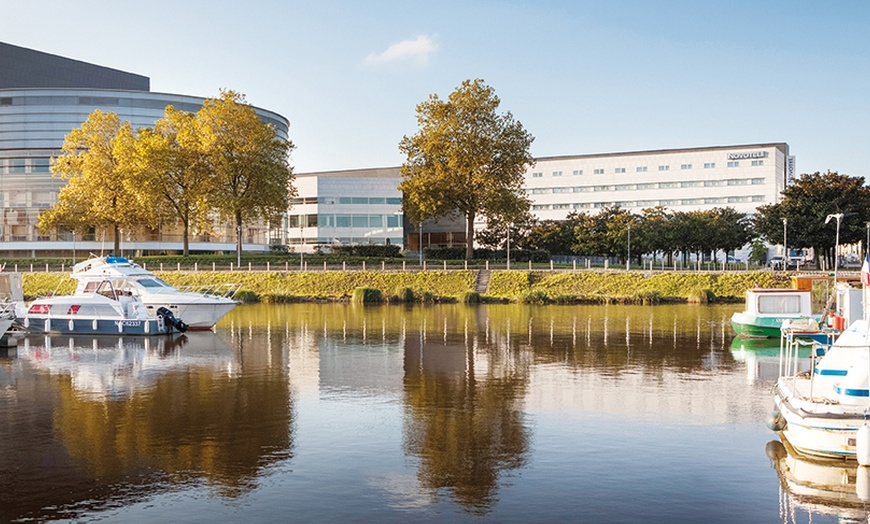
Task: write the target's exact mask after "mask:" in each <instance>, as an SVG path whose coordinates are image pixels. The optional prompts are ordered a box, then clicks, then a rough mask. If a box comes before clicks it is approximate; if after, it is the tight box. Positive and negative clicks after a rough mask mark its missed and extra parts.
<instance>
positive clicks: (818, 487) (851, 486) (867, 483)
mask: <svg viewBox="0 0 870 524" xmlns="http://www.w3.org/2000/svg"><path fill="white" fill-rule="evenodd" d="M765 451H766V452H767V456H768V457H769V458H770V463H771V466H772V467H773V468H774V469H775V470H776V473H777V475H778V476H779V483H780V493H779V499H780V518H781V519H782V521H783V522H797V521H798V518H800V519H801V520H803V516H802V515H801V513H806V514H807V515H808V518H809V521H810V522H812V520H813V516H814V515H831V516H835V517H839V518H840V519H841V520H840V521H841V522H867V521H868V520H870V468H868V467H858V466H857V464H855V463H854V462H852V463H846V462H841V461H824V460H814V459H811V458H807V457H804V456H802V455H800V454H798V453H797V452H795V451H794V450H793V449H791V447H790V446H788V445H783V443H782V442H780V441H778V440H775V441H771V442H768V443H767V446H766V449H765Z"/></svg>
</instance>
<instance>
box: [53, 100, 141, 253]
mask: <svg viewBox="0 0 870 524" xmlns="http://www.w3.org/2000/svg"><path fill="white" fill-rule="evenodd" d="M134 143H135V134H134V132H133V128H132V125H131V124H130V123H129V122H122V121H121V119H120V118H118V115H116V114H115V113H112V112H103V111H100V110H96V111H94V112H93V113H91V114H90V115H88V119H87V120H86V121H85V122H84V123H83V124H82V125H81V127H78V128H76V129H73V130H72V131H71V132H70V133H69V134H68V135H67V136H66V137H65V138H64V143H63V148H62V151H63V153H62V154H61V156H59V157H57V158H55V159H54V160H53V162H52V165H51V172H52V174H53V176H56V177H58V176H59V177H61V178H62V179H64V180H67V181H68V183H67V185H66V186H64V187H63V188H61V190H60V193H59V194H58V197H57V204H56V205H55V206H54V207H52V208H51V209H49V210H48V211H47V212H45V213H43V214H42V215H41V216H40V217H39V222H38V224H37V228H38V229H39V231H40V232H42V233H43V234H46V233H48V232H50V231H52V230H53V229H55V228H57V227H65V228H69V229H72V230H74V231H80V232H81V231H84V230H86V229H88V228H90V227H108V228H111V229H112V231H113V233H114V253H115V254H120V250H121V230H122V229H123V228H127V227H135V225H136V224H138V223H139V222H140V221H141V220H142V218H143V213H142V208H141V207H140V202H139V201H138V200H137V198H136V196H135V192H134V191H133V184H132V182H131V180H130V178H129V176H128V175H127V173H126V172H125V170H124V169H122V168H121V165H122V164H123V163H124V162H125V161H126V159H128V158H129V157H130V156H131V155H132V151H133V148H134Z"/></svg>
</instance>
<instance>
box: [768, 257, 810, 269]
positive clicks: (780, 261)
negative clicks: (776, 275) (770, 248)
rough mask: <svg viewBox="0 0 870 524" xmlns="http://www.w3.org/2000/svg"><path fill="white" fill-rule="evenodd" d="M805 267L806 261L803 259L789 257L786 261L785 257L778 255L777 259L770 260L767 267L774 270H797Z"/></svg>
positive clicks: (771, 258)
mask: <svg viewBox="0 0 870 524" xmlns="http://www.w3.org/2000/svg"><path fill="white" fill-rule="evenodd" d="M803 265H804V259H803V258H801V257H789V258H788V260H787V261H786V260H785V258H784V257H781V256H779V255H777V256H775V257H770V260H768V261H767V267H769V268H770V269H774V270H777V269H780V270H781V269H788V270H797V269H800V268H801V266H803Z"/></svg>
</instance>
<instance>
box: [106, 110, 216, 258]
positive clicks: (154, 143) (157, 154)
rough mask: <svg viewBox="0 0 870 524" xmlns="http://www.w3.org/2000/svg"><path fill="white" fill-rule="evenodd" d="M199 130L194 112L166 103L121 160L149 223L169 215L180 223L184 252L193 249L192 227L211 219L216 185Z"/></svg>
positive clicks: (186, 252)
mask: <svg viewBox="0 0 870 524" xmlns="http://www.w3.org/2000/svg"><path fill="white" fill-rule="evenodd" d="M200 129H201V126H198V125H197V122H196V115H195V114H194V113H188V112H185V111H180V110H178V109H175V108H174V107H172V106H167V107H166V110H165V112H164V116H163V118H161V119H160V120H158V121H157V122H156V123H155V124H154V127H153V128H142V129H140V130H139V133H138V137H137V139H136V147H135V151H134V153H133V155H132V156H131V157H130V158H129V159H128V160H129V161H128V162H122V166H124V167H125V168H126V173H127V175H128V176H129V177H130V179H131V180H132V181H133V182H134V183H135V188H136V195H137V198H138V199H139V203H140V205H141V207H142V208H143V209H146V210H149V211H150V212H149V213H148V214H149V219H150V220H149V221H150V222H151V225H152V226H153V225H154V222H155V221H157V220H161V219H163V218H167V217H168V218H169V219H176V218H177V219H178V220H179V221H180V222H181V225H182V229H183V232H182V238H183V254H184V256H187V255H188V254H189V253H190V229H191V227H194V228H201V227H204V225H205V223H206V222H207V218H208V214H209V211H210V208H209V204H208V197H209V194H210V192H211V191H212V190H213V189H214V177H213V176H212V170H211V164H210V162H209V157H208V155H207V154H206V152H205V150H204V149H203V147H202V137H201V134H200V132H199V131H200Z"/></svg>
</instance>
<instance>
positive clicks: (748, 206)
mask: <svg viewBox="0 0 870 524" xmlns="http://www.w3.org/2000/svg"><path fill="white" fill-rule="evenodd" d="M793 176H794V157H790V156H789V153H788V145H787V144H784V143H774V144H750V145H740V146H717V147H702V148H692V149H663V150H657V151H636V152H628V153H608V154H599V155H576V156H559V157H546V158H539V159H537V163H536V164H535V165H534V166H533V167H532V168H530V169H529V170H528V171H527V172H526V175H525V177H526V180H525V188H526V191H527V192H528V195H529V197H530V198H531V200H532V213H533V214H534V215H535V216H536V217H537V218H538V219H542V220H545V219H556V220H561V219H564V218H565V217H566V216H567V215H568V214H569V213H571V212H574V211H583V212H586V213H590V214H597V213H598V211H599V210H600V209H601V208H604V207H610V206H615V205H618V206H620V207H622V208H625V209H628V210H629V211H632V212H634V213H640V212H641V210H643V209H645V208H651V207H655V206H662V207H664V208H666V209H668V210H670V211H693V210H705V209H712V208H715V207H733V208H734V209H736V210H737V211H739V212H742V213H750V214H751V213H754V212H755V209H756V208H758V207H759V206H762V205H765V204H771V203H775V202H778V201H779V194H780V192H781V191H782V190H783V189H785V186H786V184H787V181H788V180H789V179H790V178H791V177H793Z"/></svg>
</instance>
